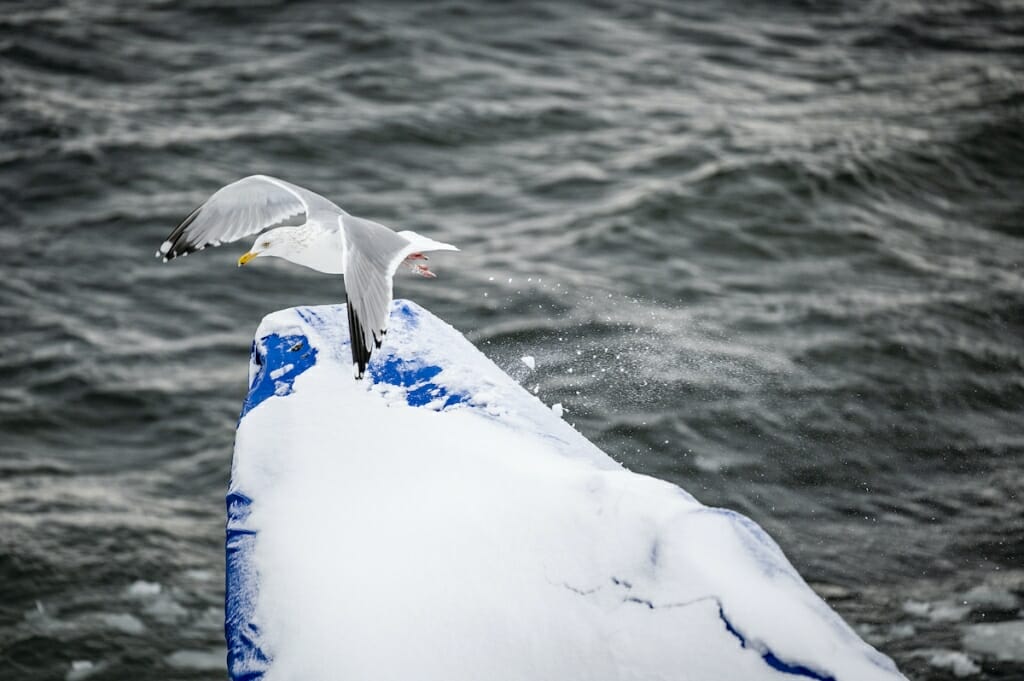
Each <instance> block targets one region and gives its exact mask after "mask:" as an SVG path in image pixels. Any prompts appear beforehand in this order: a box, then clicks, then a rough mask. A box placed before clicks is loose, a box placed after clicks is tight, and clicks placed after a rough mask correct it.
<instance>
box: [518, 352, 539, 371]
mask: <svg viewBox="0 0 1024 681" xmlns="http://www.w3.org/2000/svg"><path fill="white" fill-rule="evenodd" d="M519 361H520V362H522V363H523V364H525V365H526V366H528V367H530V370H531V371H532V370H534V369H536V368H537V360H535V359H534V358H533V357H531V356H530V355H524V356H522V357H520V358H519Z"/></svg>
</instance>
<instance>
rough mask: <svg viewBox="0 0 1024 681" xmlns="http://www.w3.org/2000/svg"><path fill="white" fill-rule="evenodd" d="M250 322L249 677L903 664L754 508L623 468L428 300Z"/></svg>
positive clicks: (240, 580)
mask: <svg viewBox="0 0 1024 681" xmlns="http://www.w3.org/2000/svg"><path fill="white" fill-rule="evenodd" d="M346 319H347V317H346V313H345V308H344V306H323V307H305V308H294V309H289V310H283V311H280V312H277V313H274V314H272V315H269V316H268V317H266V318H265V319H264V320H263V322H262V323H261V324H260V326H259V329H258V330H257V333H256V342H255V343H254V345H253V354H252V363H251V366H250V392H249V395H248V397H247V399H246V402H245V405H244V407H243V412H242V417H241V418H240V420H239V424H238V433H237V437H236V441H235V456H234V464H233V467H232V481H231V488H230V490H229V494H228V498H227V502H228V528H227V534H228V537H227V611H226V624H225V631H226V634H227V639H228V666H229V671H230V674H231V678H232V679H235V680H236V681H241V680H243V679H244V680H246V681H254V680H256V679H265V680H267V681H277V680H282V681H290V680H293V679H303V680H321V681H328V680H333V679H338V680H345V681H351V680H353V679H356V680H359V679H365V680H373V681H390V680H396V681H397V680H403V681H404V680H407V679H418V680H421V681H432V680H437V681H441V680H444V681H459V680H463V679H465V680H467V681H469V680H474V681H475V680H478V679H491V680H505V679H508V680H513V679H516V680H518V679H522V680H524V681H526V680H530V681H540V680H547V679H551V680H555V679H593V680H595V681H597V680H602V681H603V680H606V679H607V680H618V681H633V680H636V681H640V680H646V679H652V680H653V679H673V680H683V679H690V680H694V681H700V680H707V681H728V680H730V679H736V680H743V681H756V680H758V679H765V680H769V679H774V680H776V681H778V680H780V679H791V680H796V679H801V678H803V679H817V680H819V681H821V680H825V679H833V680H835V681H845V680H856V681H871V680H874V679H879V680H881V679H902V678H904V677H903V676H902V675H900V673H899V672H898V671H897V670H896V668H895V666H894V665H893V663H892V662H891V660H889V658H887V657H885V656H884V655H882V654H880V653H878V652H877V651H875V650H874V649H873V648H871V647H870V646H868V645H867V644H866V643H864V642H863V641H861V640H860V638H858V637H857V635H856V634H855V633H854V632H853V631H852V630H851V629H850V628H849V627H848V626H847V625H846V623H844V622H843V621H842V620H841V619H840V618H839V617H838V616H837V615H836V614H835V613H834V612H833V611H832V610H831V609H829V607H828V606H827V605H826V604H825V603H824V602H823V601H822V600H821V599H819V598H818V597H817V596H816V595H815V594H814V593H813V592H812V591H811V589H810V588H808V587H807V585H806V584H805V583H804V581H803V579H801V577H800V576H799V575H798V574H797V573H796V571H795V570H794V569H793V567H792V566H791V565H790V564H789V562H788V561H787V560H786V558H785V556H784V555H783V554H782V552H781V550H780V549H779V548H778V546H777V545H776V544H775V543H774V542H773V541H772V540H771V538H770V537H768V536H767V535H766V534H765V533H764V531H763V530H761V528H760V527H758V526H757V525H756V524H755V523H753V522H752V521H750V520H749V519H747V518H745V517H743V516H741V515H739V514H737V513H734V512H732V511H728V510H725V509H719V508H709V507H706V506H703V505H702V504H700V503H698V502H697V501H696V500H695V499H694V498H693V497H691V496H690V495H689V494H687V493H686V492H684V491H683V490H681V489H679V488H678V487H676V486H674V485H671V484H669V483H666V482H662V481H659V480H656V479H653V478H650V477H646V476H642V475H637V474H635V473H631V472H629V471H627V470H625V469H624V468H622V467H621V466H620V465H619V464H617V463H616V462H614V461H613V460H612V459H611V458H609V457H608V456H607V455H606V454H604V453H603V452H602V451H601V450H600V449H598V448H597V447H595V446H594V445H593V444H592V443H590V442H589V441H588V440H586V439H585V438H584V437H582V436H581V435H580V434H579V433H578V432H576V431H575V430H574V429H573V428H572V427H571V426H570V425H568V424H567V423H566V422H565V421H563V420H562V419H560V418H559V417H558V416H557V415H556V414H555V413H553V412H552V410H551V409H549V408H547V407H546V406H545V405H544V404H543V403H541V402H540V401H539V400H538V399H537V398H535V397H534V396H533V395H531V394H530V393H528V392H527V391H526V390H524V389H523V388H521V387H520V386H519V385H518V384H517V383H516V382H515V381H514V380H512V379H511V378H510V377H509V376H507V375H506V374H505V373H503V372H502V371H501V370H500V369H499V368H498V367H497V366H495V365H494V364H493V363H492V362H491V361H490V360H488V359H487V358H486V357H484V355H483V354H481V353H480V352H479V351H478V350H477V349H476V348H475V347H473V345H472V344H471V343H469V341H467V340H466V339H465V338H464V337H463V336H462V335H461V334H460V333H459V332H458V331H456V330H455V329H453V328H452V327H450V326H448V325H447V324H445V323H444V322H442V321H441V320H439V319H438V318H436V317H434V316H433V315H431V314H430V313H429V312H426V311H425V310H423V309H422V308H420V307H418V306H417V305H415V304H413V303H410V302H407V301H401V300H399V301H395V302H394V303H393V306H392V310H391V319H390V331H389V333H388V335H387V339H386V341H385V343H384V346H383V348H381V350H379V351H378V352H377V353H376V354H375V355H374V357H373V360H372V362H371V364H370V366H369V369H368V374H369V378H370V380H366V381H362V382H359V381H355V380H354V379H353V378H352V371H351V366H350V363H351V362H350V351H349V348H348V347H347V346H348V329H347V325H346Z"/></svg>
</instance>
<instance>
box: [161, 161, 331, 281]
mask: <svg viewBox="0 0 1024 681" xmlns="http://www.w3.org/2000/svg"><path fill="white" fill-rule="evenodd" d="M317 200H319V201H322V202H325V203H327V204H330V202H329V201H327V199H325V198H323V197H322V196H320V195H319V194H314V193H313V192H311V191H309V190H308V189H303V188H302V187H298V186H296V185H293V184H291V183H289V182H285V181H284V180H279V179H277V178H276V177H270V176H268V175H250V176H249V177H245V178H242V179H241V180H238V181H237V182H232V183H231V184H229V185H227V186H224V187H221V188H220V189H218V190H217V192H216V193H214V194H213V196H211V197H210V198H208V199H207V200H206V201H205V202H204V203H203V204H202V205H201V206H199V207H198V208H196V209H195V210H194V211H192V214H191V215H189V216H188V217H187V218H185V220H184V221H182V223H181V224H180V225H178V226H177V227H176V228H175V229H174V231H173V232H171V235H170V236H168V237H167V239H166V240H165V241H164V242H163V243H162V244H161V245H160V250H159V251H157V252H156V257H158V258H163V260H164V262H167V261H168V260H171V259H173V258H176V257H177V256H179V255H188V254H189V253H194V252H195V251H201V250H203V249H204V248H206V247H207V246H220V245H221V244H222V243H225V242H228V241H235V240H236V239H241V238H242V237H244V236H249V235H250V234H256V233H258V232H262V231H264V230H267V229H272V228H274V227H283V226H285V225H301V224H303V223H304V222H305V221H306V218H307V217H308V215H309V210H310V204H311V203H313V202H314V201H317ZM331 205H333V204H331ZM338 212H341V211H340V209H338Z"/></svg>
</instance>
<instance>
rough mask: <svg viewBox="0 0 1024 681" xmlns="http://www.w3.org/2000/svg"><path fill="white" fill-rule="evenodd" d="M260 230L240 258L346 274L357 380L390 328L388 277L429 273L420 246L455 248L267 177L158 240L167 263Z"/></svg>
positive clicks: (219, 197)
mask: <svg viewBox="0 0 1024 681" xmlns="http://www.w3.org/2000/svg"><path fill="white" fill-rule="evenodd" d="M252 234H259V236H258V237H257V238H256V241H255V242H253V245H252V248H251V249H250V250H249V252H248V253H246V254H244V255H243V256H242V257H241V258H239V260H238V264H239V265H244V264H245V263H247V262H249V261H250V260H252V259H253V258H256V257H258V256H277V257H279V258H284V259H285V260H288V261H290V262H293V263H295V264H297V265H302V266H304V267H308V268H310V269H313V270H316V271H318V272H324V273H326V274H343V275H345V289H346V293H347V296H348V310H349V332H350V335H351V337H352V363H353V366H354V368H355V373H356V377H357V378H362V376H363V373H364V372H365V370H366V364H367V363H368V362H369V359H370V355H371V353H372V352H373V349H374V348H379V347H380V345H381V343H382V342H383V340H384V334H385V333H386V332H387V316H388V306H389V305H390V303H391V298H392V277H394V274H395V271H396V270H397V269H398V266H399V265H401V264H402V263H403V262H404V263H407V264H408V265H409V267H410V268H411V269H412V270H413V271H414V272H416V273H417V274H420V275H421V276H426V277H433V276H434V275H433V273H432V272H431V271H430V270H429V269H427V268H426V267H425V266H424V265H422V264H419V263H418V262H416V261H417V260H421V259H426V257H425V256H423V255H422V253H423V251H441V250H447V251H457V250H458V249H457V248H455V247H454V246H451V245H450V244H445V243H441V242H439V241H434V240H433V239H429V238H427V237H424V236H421V235H419V234H416V233H415V232H409V231H404V232H394V231H392V230H391V229H389V228H388V227H385V226H384V225H381V224H378V223H376V222H373V221H371V220H365V219H363V218H358V217H356V216H354V215H349V214H348V213H346V212H345V211H344V210H342V209H341V208H339V207H338V206H337V205H335V204H334V203H333V202H332V201H329V200H328V199H326V198H324V197H323V196H320V195H319V194H317V193H315V192H311V191H309V190H308V189H304V188H303V187H299V186H298V185H294V184H291V183H289V182H285V181H284V180H279V179H277V178H275V177H270V176H268V175H251V176H249V177H246V178H243V179H241V180H238V181H237V182H233V183H231V184H229V185H226V186H224V187H222V188H221V189H219V190H217V192H215V193H214V194H213V195H212V196H211V197H210V198H209V199H207V200H206V201H205V202H204V203H203V204H202V205H200V206H199V207H198V208H196V209H195V210H194V211H192V213H191V214H190V215H189V216H188V217H187V218H185V220H184V221H182V223H181V224H180V225H178V227H177V228H175V230H174V231H173V232H171V234H170V236H168V237H167V239H166V240H165V241H164V242H163V244H161V245H160V250H159V251H157V253H156V255H157V257H158V258H162V259H163V260H164V262H166V261H168V260H171V259H173V258H176V257H178V256H185V255H188V254H189V253H194V252H195V251H201V250H203V249H204V248H206V247H207V246H219V245H220V244H222V243H225V242H229V241H236V240H237V239H241V238H242V237H245V236H250V235H252Z"/></svg>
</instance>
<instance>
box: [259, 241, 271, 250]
mask: <svg viewBox="0 0 1024 681" xmlns="http://www.w3.org/2000/svg"><path fill="white" fill-rule="evenodd" d="M260 246H263V248H270V242H269V241H264V242H263V243H262V244H260Z"/></svg>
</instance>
